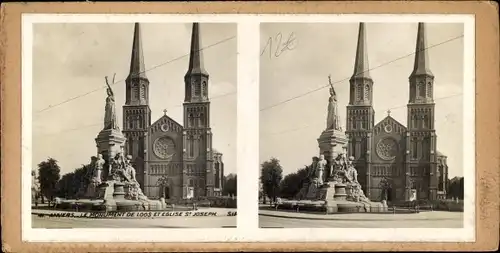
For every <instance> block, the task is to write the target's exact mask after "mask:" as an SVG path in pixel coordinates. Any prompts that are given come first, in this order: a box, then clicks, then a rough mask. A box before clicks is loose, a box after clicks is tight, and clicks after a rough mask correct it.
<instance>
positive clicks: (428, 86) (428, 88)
mask: <svg viewBox="0 0 500 253" xmlns="http://www.w3.org/2000/svg"><path fill="white" fill-rule="evenodd" d="M427 97H428V98H432V82H428V83H427Z"/></svg>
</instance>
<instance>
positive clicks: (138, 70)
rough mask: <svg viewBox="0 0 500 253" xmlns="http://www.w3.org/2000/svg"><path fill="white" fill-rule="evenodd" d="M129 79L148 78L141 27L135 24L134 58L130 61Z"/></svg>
mask: <svg viewBox="0 0 500 253" xmlns="http://www.w3.org/2000/svg"><path fill="white" fill-rule="evenodd" d="M128 77H129V78H144V79H147V77H146V68H145V67H144V54H143V52H142V40H141V26H140V25H139V23H135V27H134V42H133V44H132V57H131V59H130V73H129V76H128Z"/></svg>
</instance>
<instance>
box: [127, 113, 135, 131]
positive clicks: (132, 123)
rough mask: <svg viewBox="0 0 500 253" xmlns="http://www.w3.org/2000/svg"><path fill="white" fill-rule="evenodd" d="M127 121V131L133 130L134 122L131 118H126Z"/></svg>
mask: <svg viewBox="0 0 500 253" xmlns="http://www.w3.org/2000/svg"><path fill="white" fill-rule="evenodd" d="M127 121H128V128H129V129H132V128H134V121H133V120H132V116H128V117H127Z"/></svg>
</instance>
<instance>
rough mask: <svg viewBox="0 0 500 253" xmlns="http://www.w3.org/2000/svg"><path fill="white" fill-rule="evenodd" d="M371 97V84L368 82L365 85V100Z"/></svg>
mask: <svg viewBox="0 0 500 253" xmlns="http://www.w3.org/2000/svg"><path fill="white" fill-rule="evenodd" d="M369 97H370V86H368V84H366V85H365V100H368V99H369Z"/></svg>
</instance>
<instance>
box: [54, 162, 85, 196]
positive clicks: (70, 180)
mask: <svg viewBox="0 0 500 253" xmlns="http://www.w3.org/2000/svg"><path fill="white" fill-rule="evenodd" d="M89 169H90V165H82V167H80V168H77V169H75V171H73V172H70V173H67V174H64V175H63V176H62V178H61V180H59V182H58V183H57V196H58V197H61V198H75V197H79V196H78V195H79V193H80V192H79V191H80V190H81V189H82V186H84V185H88V184H89V178H87V177H86V175H87V172H88V170H89Z"/></svg>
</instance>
